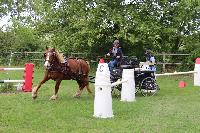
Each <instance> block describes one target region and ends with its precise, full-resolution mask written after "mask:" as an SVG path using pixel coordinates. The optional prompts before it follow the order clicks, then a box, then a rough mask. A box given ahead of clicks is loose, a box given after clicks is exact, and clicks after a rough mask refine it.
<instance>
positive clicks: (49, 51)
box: [32, 47, 92, 100]
mask: <svg viewBox="0 0 200 133" xmlns="http://www.w3.org/2000/svg"><path fill="white" fill-rule="evenodd" d="M44 58H45V64H44V66H45V68H46V71H45V75H44V78H43V79H42V80H41V81H40V82H39V84H38V85H37V86H36V87H34V89H33V91H32V97H33V99H35V98H37V92H38V90H39V88H40V87H41V85H42V84H44V83H45V82H46V81H48V80H49V79H52V80H54V81H56V85H55V92H54V94H53V96H51V98H50V100H55V99H57V93H58V90H59V86H60V83H61V81H62V80H76V81H77V83H78V85H79V89H78V90H77V92H76V94H75V97H80V95H81V93H82V91H83V89H84V87H86V88H87V91H88V93H89V94H92V91H91V90H90V88H89V78H88V75H89V71H90V66H89V64H88V63H87V62H86V61H85V60H84V59H77V58H68V59H66V60H64V57H63V55H61V54H59V53H58V52H57V51H56V50H55V48H48V47H47V48H46V51H45V54H44Z"/></svg>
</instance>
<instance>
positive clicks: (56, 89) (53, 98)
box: [49, 79, 62, 100]
mask: <svg viewBox="0 0 200 133" xmlns="http://www.w3.org/2000/svg"><path fill="white" fill-rule="evenodd" d="M61 81H62V80H60V79H59V80H56V85H55V93H54V94H53V95H52V96H51V97H50V99H49V100H56V99H57V98H58V96H57V93H58V90H59V86H60V83H61Z"/></svg>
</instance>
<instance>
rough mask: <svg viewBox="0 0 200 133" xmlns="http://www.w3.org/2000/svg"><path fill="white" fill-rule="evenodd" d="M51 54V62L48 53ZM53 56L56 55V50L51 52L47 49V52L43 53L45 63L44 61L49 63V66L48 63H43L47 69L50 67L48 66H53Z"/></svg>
mask: <svg viewBox="0 0 200 133" xmlns="http://www.w3.org/2000/svg"><path fill="white" fill-rule="evenodd" d="M50 53H51V54H52V56H53V58H52V61H51V62H49V57H50V55H51V54H50ZM47 56H48V58H47ZM55 56H56V52H54V51H53V52H52V51H48V52H47V53H45V54H44V57H45V64H46V63H49V66H48V64H46V65H45V64H44V65H45V67H46V68H47V69H50V68H52V66H53V64H54V62H55V61H56V60H55Z"/></svg>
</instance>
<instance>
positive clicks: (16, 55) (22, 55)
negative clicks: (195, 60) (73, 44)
mask: <svg viewBox="0 0 200 133" xmlns="http://www.w3.org/2000/svg"><path fill="white" fill-rule="evenodd" d="M43 53H44V52H2V53H0V64H1V65H4V66H12V65H14V66H15V65H21V64H24V63H26V62H32V63H34V64H35V65H36V66H38V65H43V61H44V59H43ZM188 55H190V54H172V53H159V54H156V55H155V56H156V61H157V65H161V69H162V70H161V71H162V72H166V66H170V65H176V66H177V65H181V62H178V61H177V62H172V61H171V59H170V57H172V56H173V57H174V56H179V58H180V57H181V58H184V56H188ZM66 56H68V57H70V56H71V57H76V58H79V57H81V58H86V59H90V61H91V63H97V62H98V60H99V58H100V56H97V55H92V54H88V53H81V52H76V53H75V52H72V53H70V54H67V55H66Z"/></svg>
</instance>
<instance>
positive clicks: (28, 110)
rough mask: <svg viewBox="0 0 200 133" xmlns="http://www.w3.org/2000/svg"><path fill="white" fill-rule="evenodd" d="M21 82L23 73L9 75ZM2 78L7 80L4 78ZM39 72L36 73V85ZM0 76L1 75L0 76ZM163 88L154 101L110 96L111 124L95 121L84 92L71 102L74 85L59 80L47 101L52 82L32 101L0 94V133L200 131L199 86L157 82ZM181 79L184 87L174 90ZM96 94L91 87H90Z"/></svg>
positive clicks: (172, 80) (189, 80)
mask: <svg viewBox="0 0 200 133" xmlns="http://www.w3.org/2000/svg"><path fill="white" fill-rule="evenodd" d="M11 75H12V77H11V79H21V78H20V77H22V76H23V74H21V73H20V72H19V73H15V74H11ZM4 76H5V75H4ZM42 76H43V71H42V70H38V69H36V70H35V73H34V85H36V83H38V81H39V80H41V79H42ZM0 77H2V76H0ZM157 80H158V84H159V86H160V88H161V90H160V91H159V93H158V94H156V95H154V96H152V97H143V96H140V95H137V96H136V101H135V102H130V103H128V102H121V101H120V98H116V97H114V96H113V114H114V117H113V118H110V119H98V118H94V117H93V109H94V108H93V104H94V98H93V97H91V96H89V95H88V94H87V92H86V91H84V93H83V95H82V96H81V98H79V99H76V98H73V94H74V93H75V92H76V90H77V87H78V86H77V84H76V82H75V81H63V82H62V83H61V86H60V91H59V98H58V99H57V100H56V101H49V97H50V96H51V95H52V94H53V91H54V89H53V88H54V81H48V82H47V83H46V84H44V85H43V86H42V87H41V89H40V91H39V94H38V98H37V99H36V100H33V99H32V97H31V93H21V92H18V93H10V94H0V133H68V132H73V133H79V132H80V133H112V132H117V133H157V132H159V133H192V132H200V104H199V101H200V87H193V81H192V78H191V77H189V76H184V77H183V76H179V77H172V76H168V77H160V78H158V79H157ZM180 80H184V81H186V82H187V87H185V88H183V89H180V88H178V82H179V81H180ZM91 88H92V90H93V91H94V85H93V84H91Z"/></svg>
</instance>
